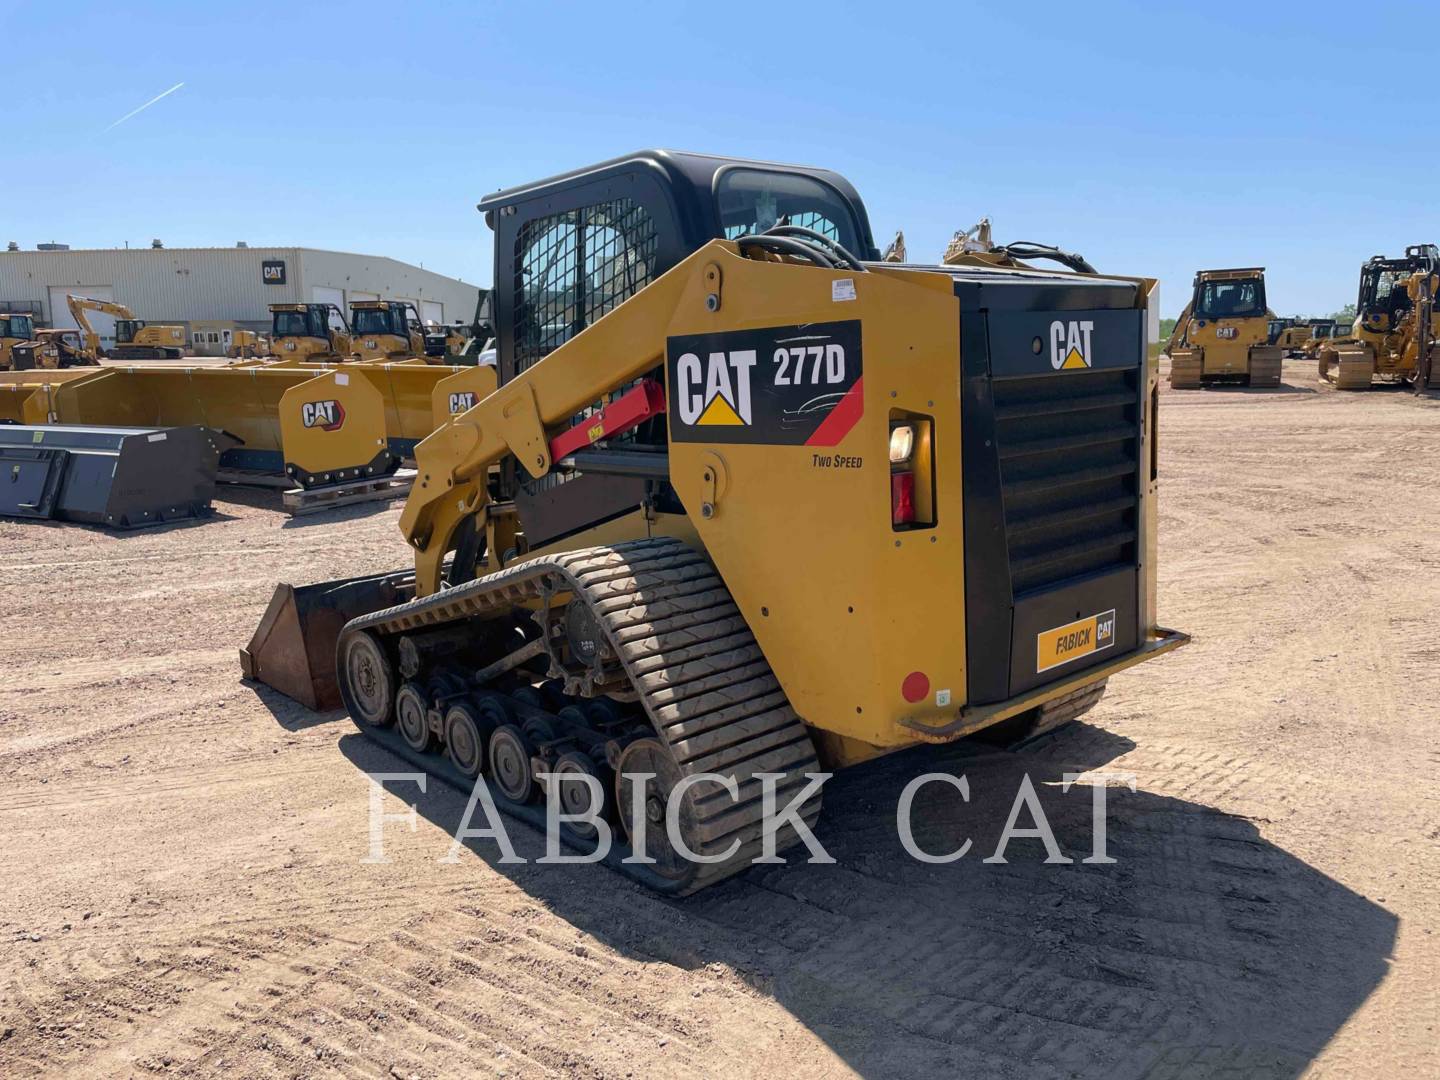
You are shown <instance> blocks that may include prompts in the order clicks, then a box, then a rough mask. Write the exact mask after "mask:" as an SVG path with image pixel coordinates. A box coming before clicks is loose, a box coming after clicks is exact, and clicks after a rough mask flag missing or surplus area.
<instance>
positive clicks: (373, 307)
mask: <svg viewBox="0 0 1440 1080" xmlns="http://www.w3.org/2000/svg"><path fill="white" fill-rule="evenodd" d="M413 310H414V305H413V304H409V303H406V302H404V301H400V300H357V301H356V302H355V303H353V304H351V305H350V327H351V330H352V331H353V332H354V333H355V334H356V335H357V336H359V335H365V334H372V335H380V334H389V335H393V336H395V337H406V336H408V335H409V333H410V318H409V314H410V312H411V311H413ZM417 321H418V317H417Z"/></svg>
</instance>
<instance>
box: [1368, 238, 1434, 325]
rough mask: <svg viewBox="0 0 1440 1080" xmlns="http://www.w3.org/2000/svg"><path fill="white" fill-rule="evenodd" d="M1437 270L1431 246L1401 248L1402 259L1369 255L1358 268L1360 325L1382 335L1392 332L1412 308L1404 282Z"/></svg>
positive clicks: (1419, 245)
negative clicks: (1403, 249) (1367, 259)
mask: <svg viewBox="0 0 1440 1080" xmlns="http://www.w3.org/2000/svg"><path fill="white" fill-rule="evenodd" d="M1437 269H1440V249H1437V248H1436V247H1435V245H1434V244H1416V245H1413V246H1411V247H1407V248H1406V249H1405V256H1404V258H1400V259H1387V258H1385V257H1384V256H1382V255H1376V256H1373V257H1372V258H1371V259H1370V260H1369V261H1368V262H1367V263H1365V265H1364V266H1362V267H1361V268H1360V295H1359V297H1358V298H1357V300H1356V302H1355V309H1356V311H1357V312H1358V316H1357V317H1358V321H1359V323H1360V325H1361V326H1362V327H1363V328H1364V329H1366V330H1369V331H1372V332H1375V333H1382V332H1386V331H1390V330H1394V329H1395V328H1396V327H1397V326H1398V325H1399V324H1400V320H1401V319H1403V318H1404V317H1405V315H1406V314H1407V313H1408V312H1409V311H1410V309H1411V308H1412V307H1413V306H1414V303H1413V301H1412V300H1411V299H1410V294H1409V292H1408V291H1407V290H1406V288H1405V281H1406V279H1407V278H1409V277H1410V275H1411V274H1414V273H1418V272H1422V271H1429V272H1430V273H1434V272H1435V271H1436V270H1437Z"/></svg>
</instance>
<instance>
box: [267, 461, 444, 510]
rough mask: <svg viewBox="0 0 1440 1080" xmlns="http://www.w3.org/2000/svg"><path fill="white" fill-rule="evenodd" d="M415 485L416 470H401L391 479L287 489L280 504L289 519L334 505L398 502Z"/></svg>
mask: <svg viewBox="0 0 1440 1080" xmlns="http://www.w3.org/2000/svg"><path fill="white" fill-rule="evenodd" d="M414 483H415V470H414V469H401V470H400V471H399V472H397V473H394V474H393V475H391V476H377V477H373V478H370V479H365V480H347V481H345V482H344V483H340V484H326V485H325V486H324V487H314V488H290V489H289V490H287V491H286V492H285V493H284V494H283V495H282V496H281V505H282V506H283V507H284V509H285V511H286V512H287V513H289V514H290V516H291V517H301V516H302V515H304V514H318V513H320V511H322V510H332V509H334V508H335V507H337V506H353V505H355V504H356V503H367V502H384V501H387V500H390V499H398V498H401V497H403V496H405V495H409V494H410V488H411V486H412V485H413V484H414Z"/></svg>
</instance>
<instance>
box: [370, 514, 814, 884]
mask: <svg viewBox="0 0 1440 1080" xmlns="http://www.w3.org/2000/svg"><path fill="white" fill-rule="evenodd" d="M547 590H548V591H549V592H550V593H551V594H552V595H557V594H559V595H564V594H570V595H573V596H578V597H582V598H583V599H584V600H585V602H586V603H587V604H588V605H589V607H590V609H591V611H592V612H593V613H594V614H595V616H596V620H597V622H598V623H599V625H600V626H601V628H602V630H603V631H604V633H605V636H606V639H607V640H608V642H609V644H610V646H611V648H612V649H613V650H614V652H615V654H616V655H617V656H618V657H619V659H620V661H621V663H622V665H623V666H624V668H625V672H626V674H627V675H628V676H629V677H630V682H631V684H632V686H633V688H634V689H635V690H636V691H638V693H639V695H640V701H641V703H642V705H643V706H644V708H645V712H646V714H647V716H648V717H649V718H650V722H651V724H652V726H653V727H654V729H655V731H656V732H657V734H658V735H659V737H660V739H661V740H662V741H663V742H665V743H666V744H667V745H668V746H669V747H670V750H671V753H672V754H673V755H674V757H675V760H676V762H677V763H678V765H679V768H680V771H681V773H682V774H684V775H691V774H695V773H714V774H716V775H719V776H723V777H730V778H733V779H734V780H735V782H736V783H737V784H738V785H739V792H740V798H739V801H738V802H737V801H736V800H734V799H732V798H731V796H730V794H729V793H728V792H727V791H726V790H725V789H724V788H723V787H722V786H721V785H720V784H718V783H711V784H706V783H700V784H698V785H696V787H695V789H694V794H695V806H696V812H697V816H698V819H699V821H698V836H699V837H700V838H701V839H700V842H698V843H697V844H696V845H695V846H696V850H697V852H698V853H699V854H702V855H711V854H718V853H720V852H722V851H724V850H725V849H726V848H727V847H729V846H730V845H731V844H732V843H734V841H735V840H736V839H738V840H739V841H740V846H739V848H738V849H737V851H736V852H735V854H734V855H733V856H732V857H731V858H729V859H727V860H725V861H724V862H720V863H714V864H708V865H704V866H702V867H701V869H700V871H699V873H698V874H697V875H696V877H695V878H694V880H693V881H691V882H690V883H689V884H688V885H687V886H686V887H685V888H684V889H682V890H679V894H680V895H685V894H688V893H692V892H695V891H696V890H698V889H702V888H704V887H705V886H707V885H712V884H714V883H715V882H717V881H720V880H722V879H723V878H727V877H730V876H731V875H733V874H737V873H739V872H740V871H742V870H744V869H745V868H746V867H748V866H749V865H750V863H751V861H752V860H753V859H754V858H756V857H757V856H758V855H759V854H760V853H761V843H760V841H761V783H760V781H758V780H756V779H754V777H755V774H756V773H762V772H770V773H777V772H778V773H784V774H787V775H786V778H785V779H784V780H781V781H780V782H779V783H778V784H777V796H776V798H777V802H778V804H779V805H781V806H784V805H785V804H786V803H788V801H789V799H790V798H791V797H792V796H793V795H794V794H795V793H796V792H797V791H798V790H799V789H800V788H802V787H803V786H804V785H805V784H806V783H807V782H808V781H807V779H806V776H805V774H806V773H811V772H818V771H819V768H820V764H819V761H818V760H817V758H816V756H815V747H814V744H813V743H812V742H811V740H810V734H809V732H808V730H807V729H806V727H805V725H804V723H803V722H801V720H800V718H799V717H798V716H797V715H796V714H795V710H794V709H793V708H791V706H790V703H789V701H788V700H787V699H786V697H785V692H784V691H783V690H782V689H781V687H780V683H779V681H778V680H777V679H776V678H775V674H774V672H773V671H771V670H770V665H769V664H768V663H767V662H766V660H765V657H764V655H763V654H762V653H761V651H760V647H759V645H758V644H757V643H756V642H755V638H754V635H753V634H751V632H750V629H749V627H748V626H747V625H746V624H745V620H744V618H743V617H742V616H741V615H740V612H739V609H738V608H737V607H736V606H735V603H734V601H733V599H732V598H731V596H730V593H729V590H727V589H726V588H725V584H724V582H723V581H721V580H720V577H719V575H718V574H717V573H716V572H715V569H714V567H713V566H711V564H710V563H709V561H708V560H707V559H705V558H704V556H702V555H700V554H699V553H697V552H695V551H694V550H693V549H691V548H690V547H688V546H686V545H685V544H683V543H681V542H680V541H678V540H672V539H668V538H661V539H653V540H637V541H632V542H629V543H624V544H616V545H613V546H604V547H594V548H585V549H581V550H579V551H570V552H565V553H563V554H558V555H549V556H543V557H540V558H537V559H534V560H532V561H529V562H526V563H524V564H522V565H520V566H517V567H514V568H513V569H510V570H502V571H500V572H499V573H495V574H490V575H488V576H486V577H483V578H478V579H477V580H475V581H472V582H468V583H466V584H464V585H460V586H457V587H456V588H453V589H447V590H445V591H443V592H440V593H436V594H435V595H433V596H427V597H423V598H421V599H417V600H411V601H409V602H408V603H405V604H400V605H398V606H396V607H392V608H387V609H385V610H383V611H377V612H374V613H373V614H370V615H366V616H362V617H361V618H358V619H354V620H352V621H351V622H349V623H347V624H346V627H345V631H344V634H343V635H342V641H343V639H344V637H347V636H348V635H350V634H351V633H355V632H358V631H362V630H364V631H371V632H374V633H377V634H380V635H384V636H389V635H393V634H400V633H405V632H407V631H411V630H414V629H417V628H420V627H433V626H437V625H441V624H443V623H447V622H452V621H454V620H457V619H464V618H473V617H476V616H479V617H482V618H483V617H485V616H490V615H498V614H500V613H502V612H503V613H508V612H509V611H510V610H511V609H512V607H513V606H514V605H515V604H517V603H520V602H529V601H533V600H536V599H539V598H540V597H542V596H543V595H544V594H545V592H546V591H547ZM819 814H820V797H819V794H818V793H816V794H815V795H814V796H812V797H811V798H810V799H809V800H808V802H807V803H806V806H805V809H804V811H803V812H802V814H801V818H802V820H804V822H805V823H806V824H807V825H809V826H813V825H814V823H815V820H816V818H818V817H819ZM776 839H777V844H776V847H777V850H782V851H783V850H784V849H785V848H787V847H789V846H791V845H793V844H795V843H796V842H798V837H797V836H795V834H794V831H793V830H791V829H787V830H785V831H784V832H782V833H781V834H780V835H779V836H778V837H777V838H776Z"/></svg>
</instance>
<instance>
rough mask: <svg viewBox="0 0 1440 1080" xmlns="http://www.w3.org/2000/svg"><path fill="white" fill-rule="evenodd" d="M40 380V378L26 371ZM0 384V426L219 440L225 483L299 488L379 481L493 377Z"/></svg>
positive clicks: (421, 369)
mask: <svg viewBox="0 0 1440 1080" xmlns="http://www.w3.org/2000/svg"><path fill="white" fill-rule="evenodd" d="M26 375H36V376H39V375H41V373H38V372H37V373H26ZM43 375H44V377H43V378H9V379H6V380H5V381H4V383H0V420H9V421H11V422H16V423H26V424H80V425H86V426H107V427H109V426H113V427H121V426H148V427H178V426H189V425H201V426H204V427H209V428H214V429H217V430H223V431H226V432H228V433H230V434H231V435H232V436H234V439H235V442H234V443H233V444H232V447H231V448H230V449H228V450H227V451H226V452H225V454H224V457H223V459H222V460H221V463H220V465H221V469H222V470H225V472H226V478H227V479H241V480H243V479H247V478H248V479H256V480H260V481H261V482H263V479H262V478H266V477H270V478H278V477H284V478H285V479H287V480H288V481H290V482H291V483H292V484H294V485H296V486H297V487H298V488H299V489H303V490H311V489H317V488H323V487H327V486H331V485H340V484H346V483H354V482H356V481H361V480H368V479H374V478H383V477H386V476H389V475H392V474H393V473H395V471H396V470H397V469H398V468H399V466H400V464H401V462H402V460H403V459H405V458H407V457H409V456H410V455H411V452H412V450H413V448H414V446H415V444H416V443H417V442H419V441H420V440H421V439H423V438H424V437H425V436H427V435H429V434H430V432H431V431H433V430H434V429H435V428H436V427H438V426H440V425H441V424H443V423H444V422H445V421H446V420H448V419H449V417H450V415H451V414H452V412H455V411H459V412H463V411H464V410H465V409H467V408H469V407H471V406H472V405H474V404H475V403H476V402H477V401H478V400H479V399H480V398H483V397H484V396H486V395H487V394H488V393H489V392H490V391H491V390H493V389H494V386H495V372H494V369H493V368H476V367H456V368H451V367H444V366H438V365H427V364H419V363H417V364H408V363H397V364H346V365H342V366H337V367H323V366H308V367H307V366H292V365H288V364H274V365H250V364H245V365H235V366H225V367H197V368H162V367H107V368H101V369H89V370H77V371H75V372H73V373H72V372H68V371H67V372H45V373H43Z"/></svg>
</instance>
